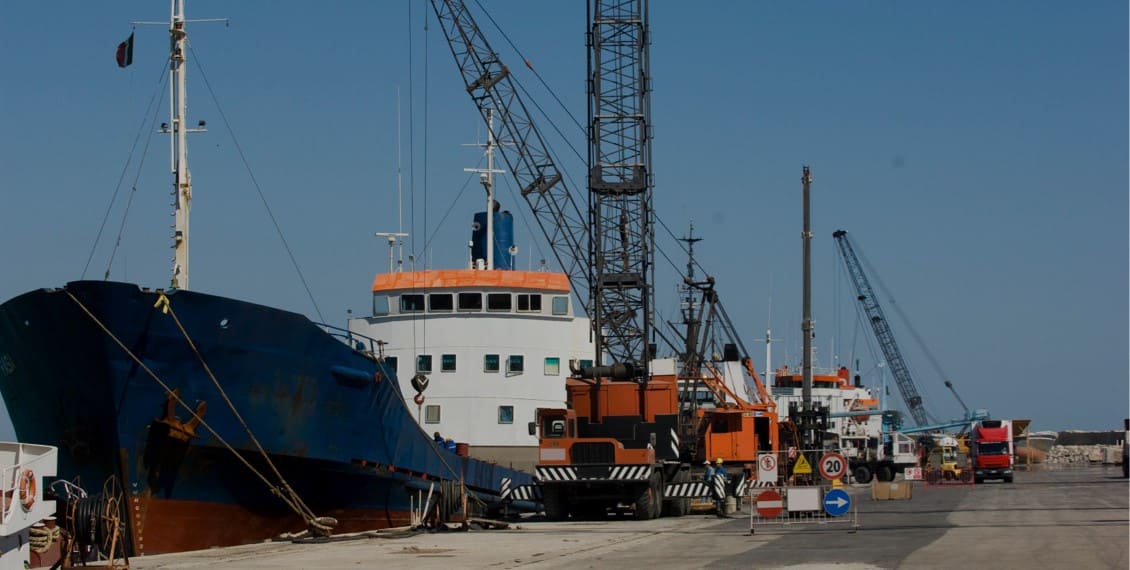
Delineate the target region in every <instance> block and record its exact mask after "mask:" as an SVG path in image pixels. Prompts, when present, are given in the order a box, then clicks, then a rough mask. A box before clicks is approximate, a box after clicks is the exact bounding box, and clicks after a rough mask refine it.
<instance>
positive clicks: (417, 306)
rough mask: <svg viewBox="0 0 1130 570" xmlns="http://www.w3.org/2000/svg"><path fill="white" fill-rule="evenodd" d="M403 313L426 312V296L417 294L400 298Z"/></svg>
mask: <svg viewBox="0 0 1130 570" xmlns="http://www.w3.org/2000/svg"><path fill="white" fill-rule="evenodd" d="M400 312H401V313H422V312H424V296H423V295H418V294H415V293H412V294H408V295H401V296H400Z"/></svg>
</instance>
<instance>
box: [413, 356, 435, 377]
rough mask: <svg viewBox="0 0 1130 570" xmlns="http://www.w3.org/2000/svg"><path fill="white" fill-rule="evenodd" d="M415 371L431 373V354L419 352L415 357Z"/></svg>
mask: <svg viewBox="0 0 1130 570" xmlns="http://www.w3.org/2000/svg"><path fill="white" fill-rule="evenodd" d="M416 372H420V373H422V374H431V373H432V355H430V354H421V355H419V356H417V357H416Z"/></svg>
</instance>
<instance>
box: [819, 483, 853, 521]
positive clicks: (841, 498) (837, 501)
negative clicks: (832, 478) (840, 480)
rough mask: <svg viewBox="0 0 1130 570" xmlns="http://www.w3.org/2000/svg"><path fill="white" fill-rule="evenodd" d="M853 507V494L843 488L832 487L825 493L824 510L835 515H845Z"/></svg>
mask: <svg viewBox="0 0 1130 570" xmlns="http://www.w3.org/2000/svg"><path fill="white" fill-rule="evenodd" d="M850 508H851V496H850V495H848V494H847V493H846V492H844V490H843V489H832V490H831V491H828V492H827V493H825V494H824V512H826V513H828V515H830V516H833V517H838V516H843V514H844V513H846V512H848V509H850Z"/></svg>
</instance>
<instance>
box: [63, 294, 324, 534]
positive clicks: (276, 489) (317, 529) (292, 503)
mask: <svg viewBox="0 0 1130 570" xmlns="http://www.w3.org/2000/svg"><path fill="white" fill-rule="evenodd" d="M64 291H65V292H66V293H67V296H69V297H70V298H71V300H72V301H74V302H75V304H76V305H78V307H79V308H80V309H81V310H82V312H84V313H86V315H87V316H88V317H90V319H91V320H92V321H94V324H96V325H98V328H100V329H102V332H104V333H106V335H107V336H109V337H110V340H113V341H114V343H115V344H117V345H118V347H119V348H121V349H122V351H123V352H125V353H126V355H127V356H129V357H130V359H132V360H133V361H134V362H135V363H136V364H137V365H138V366H139V367H141V369H142V370H144V371H145V373H146V374H148V375H149V376H150V377H151V378H153V380H154V381H155V382H157V384H159V385H160V386H161V388H162V389H164V390H165V393H166V394H167V395H168V397H170V398H172V399H175V400H176V402H177V404H179V405H180V406H181V408H183V409H184V410H186V411H187V412H188V413H189V414H191V415H192V419H193V421H196V422H198V425H201V426H204V429H206V430H207V431H208V433H209V434H211V435H212V437H214V438H216V441H218V442H220V444H221V445H223V446H224V447H226V448H227V449H228V451H230V452H232V455H233V456H234V457H235V458H236V459H238V460H239V461H240V462H241V463H243V465H244V466H245V467H247V468H248V469H249V470H250V471H251V472H252V473H253V474H255V476H256V477H258V478H259V479H260V480H261V481H262V482H263V483H264V484H265V485H267V487H268V488H269V489H270V490H271V493H272V494H274V495H275V496H276V497H278V498H279V499H280V500H282V501H283V502H284V503H286V505H287V506H288V507H290V508H291V510H293V511H294V512H295V513H296V514H297V515H298V516H300V517H302V520H303V521H305V523H306V527H307V529H308V530H309V532H310V534H311V535H314V536H329V535H330V534H331V533H332V532H333V528H334V527H335V526H337V519H335V518H333V517H318V516H315V515H314V513H313V511H311V510H310V507H308V506H306V503H304V502H303V501H302V499H301V498H300V497H299V496H298V494H297V493H295V491H294V489H293V488H291V486H290V484H289V483H287V481H286V479H285V478H283V476H282V474H281V473H279V470H278V468H277V467H275V464H274V462H272V461H271V458H270V457H269V456H268V455H267V452H266V451H265V450H264V449H263V446H262V445H260V444H259V440H258V439H256V438H255V435H254V434H252V433H251V429H250V428H249V427H248V426H247V423H246V422H244V421H243V417H242V416H240V415H239V412H238V411H236V409H235V405H234V404H233V403H232V401H231V399H230V398H228V396H227V393H226V392H225V391H224V389H223V388H222V387H221V386H220V383H219V381H218V380H216V377H215V375H213V374H212V370H211V369H210V368H209V367H208V364H207V363H206V362H204V358H203V356H201V354H200V352H199V351H198V350H197V349H196V345H195V344H194V343H193V342H192V339H191V338H189V336H188V332H187V331H186V330H185V329H184V326H183V325H181V322H180V319H178V318H177V316H176V313H175V312H174V311H173V309H172V307H171V306H170V304H169V298H168V297H166V296H165V294H164V293H158V298H157V302H156V303H155V304H154V305H153V307H154V308H159V309H161V312H162V313H163V314H168V315H170V316H171V317H172V318H173V321H174V322H175V323H176V325H177V328H179V329H180V331H181V334H183V335H184V338H185V340H186V341H188V345H189V346H190V347H191V348H192V351H193V352H194V353H195V354H196V357H197V358H198V359H199V360H200V363H201V364H202V365H203V366H204V370H205V372H207V373H208V377H209V378H211V379H212V382H213V384H215V386H216V388H217V389H218V390H219V391H220V395H222V396H223V398H224V401H226V402H227V403H228V407H230V408H231V410H232V413H234V414H235V416H236V419H238V420H239V422H240V424H242V425H243V428H244V429H245V430H247V434H248V436H249V437H250V438H251V441H252V442H254V443H255V447H256V448H258V450H259V453H260V454H262V456H263V459H264V460H265V461H266V462H267V465H268V466H270V468H271V470H272V471H273V472H274V474H275V477H277V478H278V480H279V482H280V484H279V485H275V484H273V483H271V481H270V480H268V479H267V477H266V476H264V475H263V473H261V472H260V471H259V470H258V469H256V468H255V466H254V465H251V463H250V462H249V461H248V460H247V459H246V458H244V457H243V456H242V455H240V454H239V453H238V452H236V450H235V448H233V447H232V446H231V444H229V443H228V442H227V440H225V439H224V438H223V437H222V436H221V435H220V434H219V433H217V432H216V430H215V429H213V428H212V426H211V425H210V424H209V423H208V422H207V421H205V420H204V418H203V417H201V416H200V415H198V414H197V413H196V411H195V410H194V409H193V408H192V407H190V406H189V405H188V404H187V403H185V401H184V400H183V399H181V397H180V393H179V390H174V389H173V388H170V387H169V385H168V384H166V383H165V382H164V381H163V380H161V378H160V377H159V376H157V374H156V373H155V372H153V370H152V369H151V368H149V366H147V365H146V364H145V363H144V362H142V360H141V359H140V358H138V357H137V355H135V354H134V353H133V352H132V351H131V350H130V349H129V347H127V346H126V345H125V343H123V342H122V341H121V340H120V339H119V338H118V337H117V336H115V335H114V333H113V332H111V331H110V329H109V328H107V327H106V325H105V324H104V323H103V322H102V321H101V320H99V319H98V317H96V316H95V315H94V313H92V312H91V311H90V309H89V308H87V307H86V305H84V304H83V302H82V301H80V300H79V299H78V298H77V297H75V295H74V294H73V293H71V292H70V291H69V290H66V289H64Z"/></svg>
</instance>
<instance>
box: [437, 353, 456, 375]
mask: <svg viewBox="0 0 1130 570" xmlns="http://www.w3.org/2000/svg"><path fill="white" fill-rule="evenodd" d="M439 369H440V372H455V355H454V354H445V355H443V356H441V357H440V359H439Z"/></svg>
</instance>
